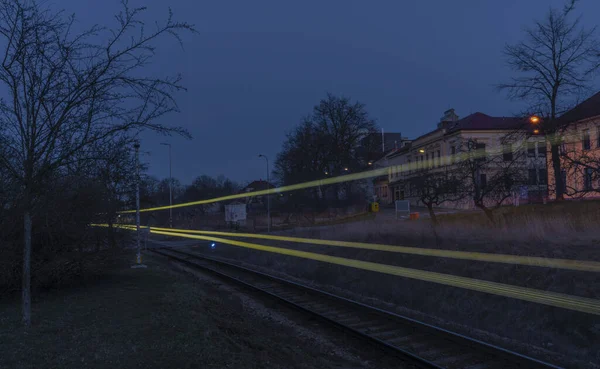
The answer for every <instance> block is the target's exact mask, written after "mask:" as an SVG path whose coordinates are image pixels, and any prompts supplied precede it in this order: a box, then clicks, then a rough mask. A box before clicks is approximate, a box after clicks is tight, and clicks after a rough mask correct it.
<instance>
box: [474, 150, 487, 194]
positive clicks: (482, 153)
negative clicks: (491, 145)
mask: <svg viewBox="0 0 600 369" xmlns="http://www.w3.org/2000/svg"><path fill="white" fill-rule="evenodd" d="M475 152H476V159H475V160H476V161H484V160H485V156H486V153H485V144H484V143H480V142H476V143H475ZM482 188H483V187H482Z"/></svg>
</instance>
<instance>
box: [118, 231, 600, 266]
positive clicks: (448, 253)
mask: <svg viewBox="0 0 600 369" xmlns="http://www.w3.org/2000/svg"><path fill="white" fill-rule="evenodd" d="M125 227H129V228H130V227H135V226H125ZM150 230H151V231H154V230H156V231H166V232H176V233H187V234H200V235H209V236H210V235H214V236H224V237H238V238H254V239H263V240H273V241H285V242H295V243H305V244H313V245H324V246H336V247H349V248H356V249H365V250H376V251H387V252H396V253H402V254H412V255H422V256H433V257H443V258H451V259H462V260H473V261H484V262H491V263H504V264H518V265H529V266H536V267H544V268H557V269H569V270H579V271H586V272H600V262H596V261H586V260H572V259H552V258H544V257H536V256H519V255H508V254H490V253H483V252H471V251H453V250H440V249H426V248H418V247H409V246H394V245H384V244H376V243H363V242H349V241H336V240H322V239H313V238H299V237H287V236H274V235H266V234H254V233H230V232H215V231H196V230H189V229H172V228H159V227H150Z"/></svg>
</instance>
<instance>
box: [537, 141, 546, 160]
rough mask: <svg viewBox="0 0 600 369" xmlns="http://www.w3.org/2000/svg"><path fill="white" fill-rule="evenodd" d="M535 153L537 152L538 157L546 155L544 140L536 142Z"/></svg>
mask: <svg viewBox="0 0 600 369" xmlns="http://www.w3.org/2000/svg"><path fill="white" fill-rule="evenodd" d="M537 153H538V158H545V157H546V142H544V141H540V142H538V147H537Z"/></svg>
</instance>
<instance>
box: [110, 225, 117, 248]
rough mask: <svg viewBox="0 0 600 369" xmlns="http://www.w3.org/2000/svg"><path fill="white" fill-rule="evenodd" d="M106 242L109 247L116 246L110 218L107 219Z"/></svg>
mask: <svg viewBox="0 0 600 369" xmlns="http://www.w3.org/2000/svg"><path fill="white" fill-rule="evenodd" d="M108 242H109V244H110V248H111V249H113V250H114V249H116V248H117V241H116V240H115V228H114V227H113V221H112V219H109V220H108Z"/></svg>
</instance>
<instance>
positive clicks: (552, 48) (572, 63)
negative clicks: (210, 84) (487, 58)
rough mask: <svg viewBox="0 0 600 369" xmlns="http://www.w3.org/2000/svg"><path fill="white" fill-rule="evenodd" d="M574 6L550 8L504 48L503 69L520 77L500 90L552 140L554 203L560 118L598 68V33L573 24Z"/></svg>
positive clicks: (559, 184)
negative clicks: (534, 116)
mask: <svg viewBox="0 0 600 369" xmlns="http://www.w3.org/2000/svg"><path fill="white" fill-rule="evenodd" d="M576 2H577V0H571V1H569V2H568V3H567V5H566V6H565V7H564V9H562V10H558V9H554V8H550V10H549V11H548V12H547V14H546V16H545V17H544V19H543V20H541V21H536V22H534V24H533V26H531V27H529V28H527V29H526V30H525V36H526V39H525V40H524V41H521V42H519V43H517V44H515V45H507V46H506V47H505V49H504V54H505V55H506V57H507V63H508V65H509V66H510V67H511V68H512V69H513V70H514V71H515V72H517V73H518V75H517V76H516V77H514V78H512V79H511V80H510V81H509V82H507V83H504V84H501V85H499V86H498V87H499V88H500V89H501V90H505V91H507V92H508V95H509V97H510V98H512V99H515V100H519V101H526V102H528V104H529V108H528V110H529V112H530V113H534V114H537V115H540V116H541V117H542V119H541V122H540V123H538V124H540V128H539V129H540V132H541V133H543V134H546V135H547V137H548V138H549V140H550V153H551V158H552V167H553V169H554V171H553V172H554V183H555V190H556V199H557V200H562V199H563V193H564V184H563V183H562V179H561V175H560V173H561V168H560V166H561V161H560V153H559V146H560V144H561V137H560V134H561V132H562V129H563V128H564V126H563V123H564V122H560V120H559V117H560V115H561V114H562V113H564V112H565V111H566V110H567V109H568V108H569V106H570V105H573V101H574V100H576V99H577V98H579V97H580V96H581V94H582V93H584V92H586V91H587V90H588V88H589V84H590V82H591V74H592V72H594V71H595V70H596V69H597V68H598V67H599V66H600V43H599V42H598V39H597V38H596V28H595V27H593V28H591V29H586V28H584V27H582V26H581V25H580V23H579V19H578V18H576V19H572V16H573V14H572V13H573V10H574V9H575V5H576Z"/></svg>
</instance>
